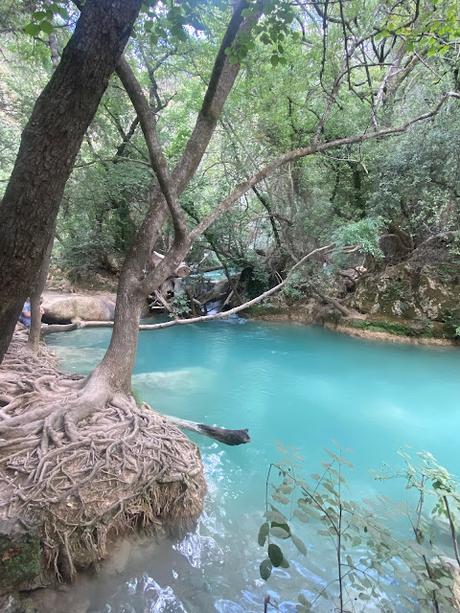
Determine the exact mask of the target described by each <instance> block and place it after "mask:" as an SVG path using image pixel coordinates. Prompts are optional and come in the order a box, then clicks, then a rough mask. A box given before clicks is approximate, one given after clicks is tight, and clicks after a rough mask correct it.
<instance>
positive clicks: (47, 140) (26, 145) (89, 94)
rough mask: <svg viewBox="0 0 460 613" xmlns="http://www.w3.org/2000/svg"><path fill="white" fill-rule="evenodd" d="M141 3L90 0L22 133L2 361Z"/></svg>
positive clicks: (11, 190) (3, 223)
mask: <svg viewBox="0 0 460 613" xmlns="http://www.w3.org/2000/svg"><path fill="white" fill-rule="evenodd" d="M140 5H141V0H88V1H87V2H86V3H85V5H84V7H83V8H82V12H81V15H80V18H79V20H78V23H77V26H76V28H75V32H74V34H73V35H72V37H71V39H70V41H69V43H68V44H67V46H66V47H65V49H64V51H63V53H62V59H61V61H60V63H59V65H58V66H57V68H56V70H55V72H54V74H53V76H52V77H51V79H50V81H49V82H48V84H47V86H46V87H45V89H44V90H43V92H42V93H41V95H40V96H39V98H38V99H37V101H36V103H35V106H34V109H33V111H32V115H31V117H30V119H29V121H28V123H27V125H26V127H25V129H24V131H23V133H22V137H21V144H20V148H19V152H18V155H17V158H16V163H15V166H14V168H13V172H12V174H11V178H10V181H9V183H8V186H7V188H6V192H5V196H4V198H3V201H2V203H1V204H0V288H1V290H0V291H1V293H0V362H1V361H2V359H3V356H4V354H5V352H6V350H7V348H8V345H9V342H10V340H11V336H12V334H13V330H14V327H15V324H16V320H17V318H18V316H19V314H20V311H21V308H22V305H23V303H24V300H25V298H26V297H27V295H28V294H29V293H30V291H31V288H32V287H33V285H34V279H35V277H36V275H37V273H38V271H39V269H40V266H41V263H42V261H43V258H44V255H45V252H46V248H47V246H48V244H49V241H50V240H51V235H52V229H53V227H54V222H55V219H56V216H57V212H58V209H59V205H60V202H61V198H62V194H63V191H64V187H65V184H66V182H67V179H68V178H69V175H70V173H71V171H72V168H73V165H74V162H75V158H76V156H77V154H78V151H79V149H80V145H81V141H82V139H83V136H84V134H85V131H86V129H87V128H88V126H89V124H90V123H91V121H92V119H93V117H94V115H95V113H96V110H97V107H98V105H99V102H100V99H101V97H102V94H103V93H104V91H105V89H106V87H107V84H108V81H109V78H110V75H111V74H112V72H113V71H114V70H115V66H116V64H117V62H118V60H119V58H120V56H121V54H122V52H123V49H124V47H125V45H126V43H127V41H128V38H129V35H130V33H131V30H132V25H133V23H134V20H135V19H136V17H137V14H138V12H139V9H140Z"/></svg>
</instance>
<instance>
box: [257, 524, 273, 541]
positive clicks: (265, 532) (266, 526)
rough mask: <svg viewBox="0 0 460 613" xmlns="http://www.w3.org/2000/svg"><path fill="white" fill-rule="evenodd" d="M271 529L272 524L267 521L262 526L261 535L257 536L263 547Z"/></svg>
mask: <svg viewBox="0 0 460 613" xmlns="http://www.w3.org/2000/svg"><path fill="white" fill-rule="evenodd" d="M269 530H270V526H269V524H268V522H265V523H264V524H262V525H261V526H260V530H259V535H258V537H257V541H258V543H259V545H260V546H261V547H263V546H264V545H265V541H266V540H267V536H268V533H269Z"/></svg>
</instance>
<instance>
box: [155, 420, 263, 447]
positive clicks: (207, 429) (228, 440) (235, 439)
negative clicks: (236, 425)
mask: <svg viewBox="0 0 460 613" xmlns="http://www.w3.org/2000/svg"><path fill="white" fill-rule="evenodd" d="M163 417H164V418H165V419H167V420H168V421H169V422H170V423H172V424H174V425H175V426H177V427H178V428H182V429H184V430H190V431H191V432H197V433H198V434H203V435H204V436H208V437H209V438H212V439H214V440H216V441H219V442H220V443H224V444H225V445H243V444H244V443H249V442H250V441H251V437H250V436H249V434H248V431H247V430H246V429H244V430H229V429H228V428H219V427H218V426H208V425H207V424H198V423H196V422H195V421H189V420H188V419H180V418H179V417H171V416H170V415H163Z"/></svg>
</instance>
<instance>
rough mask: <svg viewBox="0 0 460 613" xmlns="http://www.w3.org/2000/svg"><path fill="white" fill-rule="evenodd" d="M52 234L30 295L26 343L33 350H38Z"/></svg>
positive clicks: (52, 239) (52, 242)
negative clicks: (29, 318)
mask: <svg viewBox="0 0 460 613" xmlns="http://www.w3.org/2000/svg"><path fill="white" fill-rule="evenodd" d="M53 244H54V236H52V237H51V240H50V242H49V243H48V247H47V248H46V253H45V257H44V258H43V262H42V265H41V267H40V270H39V272H38V276H37V280H36V283H35V287H34V290H33V292H32V293H31V295H30V311H31V315H32V319H31V322H30V330H29V340H28V345H29V347H30V349H31V350H32V351H33V352H34V353H37V352H38V347H39V344H40V332H41V323H42V314H41V312H40V310H41V309H40V298H41V295H42V293H43V290H44V289H45V284H46V279H47V278H48V271H49V268H50V260H51V252H52V251H53Z"/></svg>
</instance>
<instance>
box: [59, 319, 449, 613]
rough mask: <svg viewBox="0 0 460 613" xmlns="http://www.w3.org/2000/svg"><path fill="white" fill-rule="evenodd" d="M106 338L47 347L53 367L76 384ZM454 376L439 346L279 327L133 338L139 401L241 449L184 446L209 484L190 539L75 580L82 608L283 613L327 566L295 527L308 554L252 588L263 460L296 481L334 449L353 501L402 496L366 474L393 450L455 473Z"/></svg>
mask: <svg viewBox="0 0 460 613" xmlns="http://www.w3.org/2000/svg"><path fill="white" fill-rule="evenodd" d="M109 338H110V330H108V329H103V328H101V329H91V330H85V329H82V330H78V331H75V332H71V333H66V334H56V335H50V337H48V339H47V341H48V343H49V344H50V345H51V346H52V347H53V349H54V350H55V351H56V352H57V354H58V356H59V358H60V360H61V365H62V367H63V368H66V369H68V370H72V371H75V372H79V373H87V372H89V371H90V369H91V368H92V367H93V366H94V365H95V364H96V363H97V361H98V360H99V359H100V358H101V357H102V355H103V352H104V349H105V348H106V346H107V344H108V341H109ZM459 372H460V352H458V350H455V349H452V348H426V347H416V346H410V345H399V344H386V343H375V342H371V341H365V340H361V339H354V338H349V337H346V336H341V335H338V334H335V333H333V332H329V331H326V330H323V329H319V328H309V327H303V326H296V325H289V324H272V323H257V322H256V323H254V322H246V321H245V320H241V319H235V320H232V322H226V321H221V322H214V323H210V324H201V325H190V326H178V327H176V328H169V329H165V330H159V331H153V332H150V331H145V332H141V333H140V339H139V347H138V355H137V362H136V367H135V374H134V377H133V386H134V389H135V391H136V393H137V394H138V395H139V396H140V397H142V398H143V399H145V400H146V401H148V402H149V403H150V404H151V405H152V406H153V407H155V408H156V409H158V410H159V411H161V412H164V413H166V414H171V415H176V416H179V417H183V418H186V419H191V420H194V421H199V422H203V423H209V424H218V425H221V426H225V427H229V428H248V429H249V432H250V435H251V438H252V441H251V443H250V444H248V445H243V446H240V447H224V446H222V445H220V444H217V443H214V442H212V441H211V440H209V439H206V438H203V437H198V436H196V437H195V440H196V442H197V443H198V444H199V446H200V448H201V450H202V456H203V461H204V464H205V467H206V472H207V479H208V484H209V492H208V496H207V500H206V506H205V512H204V514H203V516H202V518H201V521H200V523H199V526H198V528H197V530H196V532H194V533H191V534H189V535H187V536H186V537H185V539H183V540H182V541H181V542H166V543H162V544H159V545H155V546H148V545H145V544H144V545H142V546H139V547H138V548H135V550H134V551H132V552H131V554H130V557H129V559H128V562H127V564H126V565H125V568H124V569H118V570H119V572H118V573H116V572H115V573H106V574H103V575H101V576H100V577H99V578H96V579H94V580H92V581H89V582H88V583H86V584H85V587H84V589H85V594H86V596H87V598H88V599H89V600H90V602H91V606H90V610H91V611H93V612H98V613H102V612H104V613H108V612H120V613H121V612H124V613H125V612H126V613H128V612H129V613H138V612H144V611H149V612H152V613H160V612H161V613H179V612H184V611H185V612H187V613H212V612H213V613H214V612H218V613H262V611H263V604H262V602H263V598H264V595H266V594H270V595H271V598H272V599H273V600H274V601H276V602H277V605H278V610H279V611H281V612H282V613H294V611H296V608H295V603H296V595H297V592H298V590H300V589H305V590H307V591H308V592H310V593H313V594H314V593H315V592H318V591H319V590H320V589H321V588H322V586H324V585H325V583H326V582H327V581H328V579H329V578H330V573H331V569H330V563H331V560H330V558H329V554H327V552H323V551H322V544H321V543H322V541H321V539H319V538H318V537H317V536H316V535H315V534H313V533H312V531H311V530H310V529H309V528H308V527H307V526H304V525H300V526H299V527H298V530H299V535H300V536H302V537H303V539H304V541H305V543H306V545H307V548H308V553H307V556H302V555H301V554H298V553H296V552H295V550H293V549H292V550H291V549H288V553H289V556H290V560H291V565H290V568H289V569H278V570H276V572H275V573H274V575H273V576H272V577H271V578H270V580H269V581H268V582H267V583H264V582H263V581H262V580H261V579H260V578H259V563H260V561H261V560H262V559H263V558H264V551H263V550H262V549H261V548H260V547H259V546H258V544H257V531H258V528H259V525H260V524H261V522H262V521H263V519H262V518H263V511H264V503H265V478H266V473H267V469H268V467H269V464H270V462H275V461H276V462H278V461H288V462H297V463H299V462H303V465H304V467H305V472H306V473H307V474H308V473H310V472H315V471H317V470H318V468H319V466H320V464H321V462H322V461H323V460H324V459H325V451H324V450H325V449H327V448H332V447H334V446H335V447H337V445H339V446H340V447H341V448H342V449H347V451H346V455H347V457H348V458H349V459H350V460H351V462H352V463H353V465H354V469H353V470H350V471H349V474H348V475H347V479H348V482H349V490H350V496H351V497H352V498H355V499H356V498H364V497H366V498H369V497H372V496H377V495H386V496H390V497H392V498H394V499H398V500H401V499H403V498H404V496H405V494H404V489H403V485H402V484H401V483H399V482H397V481H389V482H385V483H381V482H378V481H375V479H374V476H373V474H372V470H378V469H380V468H381V467H382V465H383V464H384V463H387V464H390V465H394V466H395V467H397V466H400V462H399V461H398V457H397V455H396V452H397V451H398V450H399V449H406V450H407V449H408V448H409V449H410V450H411V452H413V453H415V452H417V451H421V450H428V451H430V452H431V453H433V454H434V455H435V456H436V457H437V459H438V460H439V461H440V462H441V463H442V464H443V465H445V466H446V467H447V468H448V469H449V470H450V471H451V472H453V473H454V474H455V473H457V474H458V473H460V457H459V455H458V437H459V432H460V410H459V409H460V407H459V398H460V377H459ZM300 457H301V458H302V459H299V458H300ZM302 531H303V532H302ZM273 610H274V609H273ZM316 610H321V611H322V610H324V611H326V610H327V611H329V610H332V608H331V605H330V604H329V605H326V604H325V605H324V608H320V609H316ZM369 610H370V609H369ZM396 610H397V609H396Z"/></svg>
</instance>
